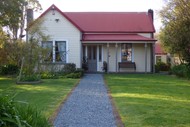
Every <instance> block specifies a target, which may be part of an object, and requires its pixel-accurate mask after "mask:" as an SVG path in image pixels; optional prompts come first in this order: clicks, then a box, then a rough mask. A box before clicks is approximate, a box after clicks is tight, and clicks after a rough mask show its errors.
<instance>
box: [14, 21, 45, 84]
mask: <svg viewBox="0 0 190 127" xmlns="http://www.w3.org/2000/svg"><path fill="white" fill-rule="evenodd" d="M42 22H43V20H38V21H35V23H34V24H33V25H32V27H30V28H29V31H28V33H29V40H28V42H27V43H25V45H24V47H23V56H22V64H21V70H20V74H19V77H18V81H22V80H26V81H34V80H39V79H40V77H39V74H40V72H41V67H40V65H39V64H40V62H42V61H43V60H44V59H45V58H46V56H47V52H48V50H47V49H43V48H42V47H41V45H40V42H41V41H46V40H47V39H48V38H49V36H47V35H45V34H44V33H43V32H42V27H40V26H41V25H40V24H41V23H42Z"/></svg>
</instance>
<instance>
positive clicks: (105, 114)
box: [54, 74, 116, 127]
mask: <svg viewBox="0 0 190 127" xmlns="http://www.w3.org/2000/svg"><path fill="white" fill-rule="evenodd" d="M54 126H55V127H116V121H115V119H114V115H113V111H112V106H111V102H110V100H109V97H108V94H107V90H106V88H105V86H104V81H103V77H102V75H101V74H86V75H85V76H84V77H83V78H82V79H81V81H80V83H79V85H78V86H77V87H76V89H75V90H74V91H73V93H72V94H71V96H70V97H69V98H68V99H67V101H66V102H65V104H64V106H63V107H62V108H61V110H60V112H59V114H58V116H57V118H56V119H55V121H54Z"/></svg>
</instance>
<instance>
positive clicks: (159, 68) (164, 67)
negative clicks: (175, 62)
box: [155, 62, 170, 73]
mask: <svg viewBox="0 0 190 127" xmlns="http://www.w3.org/2000/svg"><path fill="white" fill-rule="evenodd" d="M169 70H170V65H168V64H166V63H163V62H158V63H157V64H156V65H155V72H156V73H158V72H160V71H169Z"/></svg>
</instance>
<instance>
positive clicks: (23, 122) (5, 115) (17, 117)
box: [0, 95, 50, 127]
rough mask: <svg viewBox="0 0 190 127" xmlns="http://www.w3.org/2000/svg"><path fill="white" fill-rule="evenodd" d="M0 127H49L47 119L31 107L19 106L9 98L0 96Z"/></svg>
mask: <svg viewBox="0 0 190 127" xmlns="http://www.w3.org/2000/svg"><path fill="white" fill-rule="evenodd" d="M0 126H1V127H31V126H32V127H39V126H40V127H50V125H49V123H48V121H47V119H46V118H45V117H44V116H43V115H42V114H41V113H40V112H39V111H37V110H36V108H32V107H31V106H24V105H19V104H18V103H16V102H15V101H14V100H13V97H10V96H3V95H1V96H0Z"/></svg>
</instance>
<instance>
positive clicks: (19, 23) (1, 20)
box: [0, 0, 41, 39]
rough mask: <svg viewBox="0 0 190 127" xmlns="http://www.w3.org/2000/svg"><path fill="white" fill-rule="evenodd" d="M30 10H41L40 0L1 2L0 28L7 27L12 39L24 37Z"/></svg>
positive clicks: (5, 0) (4, 0)
mask: <svg viewBox="0 0 190 127" xmlns="http://www.w3.org/2000/svg"><path fill="white" fill-rule="evenodd" d="M28 8H32V9H34V10H39V9H41V5H40V3H39V1H38V0H1V4H0V26H1V27H7V29H8V31H7V32H8V34H9V35H12V39H18V38H21V37H22V35H23V32H24V27H25V26H26V25H25V21H26V10H27V9H28ZM18 32H19V33H18Z"/></svg>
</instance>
